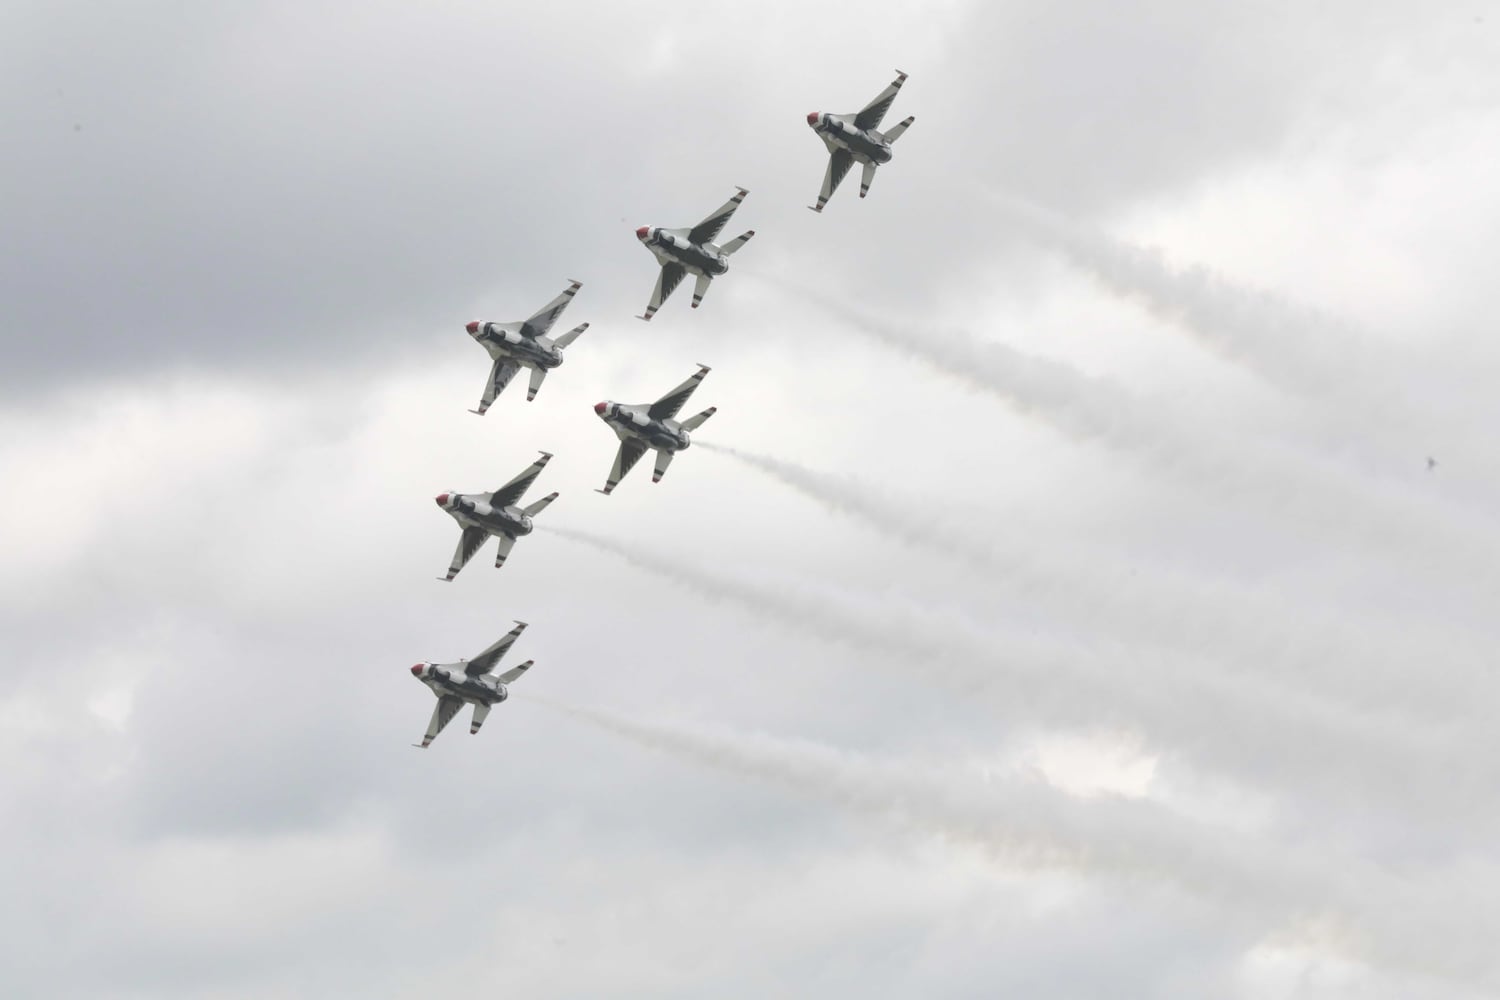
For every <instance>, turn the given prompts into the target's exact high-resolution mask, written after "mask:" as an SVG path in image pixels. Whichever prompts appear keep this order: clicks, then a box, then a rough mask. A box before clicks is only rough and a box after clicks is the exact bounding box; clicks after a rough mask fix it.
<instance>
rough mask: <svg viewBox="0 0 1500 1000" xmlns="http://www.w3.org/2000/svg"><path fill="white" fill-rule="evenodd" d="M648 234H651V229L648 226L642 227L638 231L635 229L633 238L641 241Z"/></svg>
mask: <svg viewBox="0 0 1500 1000" xmlns="http://www.w3.org/2000/svg"><path fill="white" fill-rule="evenodd" d="M650 234H651V227H650V226H642V227H641V228H639V229H637V230H636V231H635V238H636V239H638V240H643V239H645V238H646V237H647V236H649V235H650Z"/></svg>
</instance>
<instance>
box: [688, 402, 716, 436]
mask: <svg viewBox="0 0 1500 1000" xmlns="http://www.w3.org/2000/svg"><path fill="white" fill-rule="evenodd" d="M718 412H719V408H718V407H717V406H710V407H709V408H708V409H706V410H704V411H703V412H702V413H700V414H698V415H697V416H696V417H688V418H687V419H686V420H684V421H683V422H682V429H683V430H685V431H692V430H697V429H698V428H699V427H701V426H702V425H703V421H705V420H707V419H708V418H709V417H711V416H713V415H714V414H715V413H718Z"/></svg>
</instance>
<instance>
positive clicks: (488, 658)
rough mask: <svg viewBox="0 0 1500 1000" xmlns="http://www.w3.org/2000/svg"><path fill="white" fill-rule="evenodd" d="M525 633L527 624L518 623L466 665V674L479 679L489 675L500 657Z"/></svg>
mask: <svg viewBox="0 0 1500 1000" xmlns="http://www.w3.org/2000/svg"><path fill="white" fill-rule="evenodd" d="M524 631H526V623H525V622H522V621H518V622H516V627H515V628H513V629H511V630H510V631H509V632H507V633H506V634H505V635H504V636H502V637H501V638H500V639H498V640H496V642H495V643H494V644H493V645H492V646H490V648H489V649H486V650H485V651H484V652H482V653H480V654H479V655H478V656H476V657H474V659H472V660H470V661H469V662H468V663H465V664H464V673H466V674H468V675H469V676H470V677H478V676H480V675H481V674H487V673H489V672H490V671H491V670H494V669H495V664H497V663H499V662H500V657H502V656H504V655H505V653H506V651H507V650H509V649H510V647H511V644H512V643H514V642H515V641H516V637H517V636H519V635H520V634H521V633H522V632H524Z"/></svg>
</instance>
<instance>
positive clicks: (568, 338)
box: [552, 323, 589, 350]
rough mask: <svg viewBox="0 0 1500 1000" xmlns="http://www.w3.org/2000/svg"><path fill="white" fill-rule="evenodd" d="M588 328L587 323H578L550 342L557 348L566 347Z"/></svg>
mask: <svg viewBox="0 0 1500 1000" xmlns="http://www.w3.org/2000/svg"><path fill="white" fill-rule="evenodd" d="M588 328H589V325H588V324H587V323H579V324H578V325H577V326H575V327H573V329H571V330H569V331H568V332H567V333H565V334H563V335H562V336H560V337H558V338H557V339H556V340H554V341H553V342H552V346H553V347H556V348H557V349H558V350H562V349H563V348H564V347H567V346H568V345H569V344H571V343H572V342H573V341H575V340H577V339H578V337H579V335H580V334H582V333H583V331H585V330H587V329H588Z"/></svg>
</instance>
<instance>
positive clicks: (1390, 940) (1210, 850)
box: [531, 696, 1500, 988]
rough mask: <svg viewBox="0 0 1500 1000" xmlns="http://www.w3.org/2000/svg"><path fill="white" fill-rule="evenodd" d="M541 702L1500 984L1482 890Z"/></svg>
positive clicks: (1151, 817) (944, 776) (1016, 861)
mask: <svg viewBox="0 0 1500 1000" xmlns="http://www.w3.org/2000/svg"><path fill="white" fill-rule="evenodd" d="M531 700H532V701H535V702H537V703H539V704H541V705H544V706H545V707H548V708H551V709H553V710H555V711H558V712H561V713H564V714H566V715H569V716H571V717H573V718H575V719H578V720H580V721H583V722H587V723H589V724H591V725H593V726H596V727H598V728H600V729H603V730H605V731H607V732H611V733H613V734H615V735H617V736H621V737H623V738H625V739H628V740H630V741H632V742H634V743H637V744H639V745H641V746H644V747H648V748H650V749H653V750H657V751H661V752H665V753H670V754H674V755H676V756H679V757H682V758H685V759H688V760H692V761H695V762H697V763H700V764H706V765H709V766H712V767H716V768H719V769H721V770H725V771H729V772H733V773H736V774H741V775H744V776H747V777H751V778H755V779H759V780H763V781H769V782H773V783H775V784H779V785H782V786H784V787H788V788H791V789H794V790H796V791H798V792H801V793H803V794H807V795H811V796H815V797H817V798H819V799H821V800H823V801H827V802H830V803H831V804H834V805H836V806H839V807H841V808H845V809H849V810H852V811H854V812H859V813H864V814H872V815H877V816H881V817H884V818H888V819H894V820H897V821H899V822H901V823H903V824H905V825H907V826H910V827H912V828H915V829H918V830H923V831H927V832H931V833H935V834H938V835H940V836H943V837H947V838H951V839H954V840H957V841H961V842H965V843H969V844H973V845H976V846H979V847H981V848H982V849H983V850H984V851H985V852H986V853H987V854H989V855H990V856H991V857H993V858H994V859H995V860H996V861H998V862H999V863H1001V864H1003V865H1005V866H1006V867H1008V868H1012V869H1019V870H1021V871H1045V870H1060V871H1069V872H1075V873H1078V874H1081V875H1098V876H1104V877H1113V878H1133V877H1145V878H1149V879H1152V880H1156V881H1161V882H1164V883H1167V884H1170V885H1172V886H1174V887H1176V888H1177V889H1179V890H1181V891H1184V892H1186V893H1189V894H1191V895H1194V896H1197V897H1199V898H1202V899H1205V900H1207V901H1209V902H1211V903H1213V904H1214V905H1215V906H1217V907H1218V908H1220V909H1221V910H1222V911H1224V912H1225V913H1227V914H1229V915H1231V916H1233V917H1235V918H1238V919H1245V918H1249V919H1252V920H1254V921H1256V922H1258V923H1261V924H1263V925H1265V927H1266V929H1267V930H1271V929H1276V928H1281V929H1283V931H1284V932H1285V933H1284V935H1283V936H1282V937H1283V940H1285V939H1287V938H1290V939H1292V940H1296V941H1298V942H1299V943H1302V944H1304V945H1307V946H1310V947H1314V948H1326V949H1330V950H1334V951H1336V952H1342V953H1344V954H1346V955H1350V956H1353V957H1356V958H1358V959H1360V960H1361V961H1364V962H1367V963H1369V964H1371V965H1372V966H1383V967H1386V968H1388V969H1393V970H1396V971H1403V972H1412V971H1415V972H1420V973H1424V974H1428V975H1435V976H1440V977H1444V978H1452V979H1456V980H1459V981H1462V982H1466V983H1469V984H1471V985H1474V986H1479V987H1482V988H1493V987H1494V986H1495V984H1496V983H1497V981H1500V966H1497V962H1496V958H1495V952H1494V948H1493V945H1492V943H1493V940H1494V936H1495V934H1496V933H1497V932H1500V913H1497V912H1496V906H1495V903H1494V898H1495V897H1494V896H1493V894H1485V893H1483V892H1481V891H1478V890H1477V889H1476V888H1475V887H1469V888H1468V890H1467V891H1465V892H1464V893H1463V895H1465V896H1468V897H1472V898H1470V899H1469V903H1470V904H1471V905H1469V906H1463V907H1455V906H1454V905H1453V900H1452V899H1451V898H1450V895H1449V894H1450V892H1451V891H1452V888H1451V887H1447V886H1445V887H1443V889H1442V891H1441V892H1439V891H1435V890H1433V889H1430V888H1429V889H1426V890H1422V889H1418V888H1415V887H1413V886H1411V885H1410V884H1408V883H1407V882H1405V881H1403V880H1401V879H1400V878H1399V877H1396V876H1393V875H1392V874H1391V873H1389V872H1388V871H1387V870H1385V869H1384V868H1380V867H1376V866H1373V865H1370V864H1368V863H1366V862H1364V861H1362V860H1360V859H1356V858H1350V857H1347V856H1339V857H1335V856H1331V855H1328V854H1325V853H1320V852H1317V851H1311V850H1308V849H1306V848H1301V847H1294V846H1292V845H1288V844H1276V843H1268V842H1266V841H1264V840H1260V839H1256V838H1251V837H1247V836H1244V835H1241V834H1238V833H1235V832H1233V831H1228V830H1222V829H1214V828H1209V827H1206V826H1204V825H1203V824H1200V823H1196V822H1192V821H1189V820H1187V819H1184V818H1183V817H1181V816H1178V815H1176V814H1174V813H1172V812H1170V811H1169V810H1167V809H1165V808H1163V807H1161V806H1158V805H1156V804H1154V803H1148V802H1133V801H1127V800H1120V799H1111V798H1096V799H1092V800H1089V801H1086V802H1085V801H1081V800H1078V799H1076V798H1072V797H1070V796H1067V795H1064V794H1062V793H1059V792H1057V791H1055V790H1053V789H1051V788H1049V787H1046V786H1044V785H1042V784H1040V783H1038V782H1022V781H1015V780H1010V781H1005V782H1003V783H1001V784H1000V786H999V788H998V789H997V788H996V785H995V783H994V782H987V783H985V784H984V785H979V784H976V783H974V782H972V781H958V780H955V779H954V777H953V775H952V774H951V773H945V772H933V771H930V770H922V769H918V768H914V767H910V766H906V765H902V764H898V763H883V762H874V761H870V760H868V759H866V758H864V757H861V756H859V755H857V754H854V753H850V752H847V751H839V750H835V749H832V748H829V747H825V746H820V745H817V744H813V743H808V742H805V741H796V742H793V741H787V740H779V739H774V738H772V737H769V736H766V735H763V734H746V733H738V732H723V731H718V732H710V731H707V730H704V729H700V728H688V727H685V726H678V725H666V724H663V723H660V722H654V721H646V720H642V719H639V718H635V717H627V716H623V715H620V714H617V713H613V712H606V711H602V710H599V709H596V708H581V707H578V706H574V705H568V704H563V703H559V702H555V701H551V700H548V699H542V698H537V697H535V696H533V697H532V699H531ZM1476 915H1477V916H1476Z"/></svg>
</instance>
